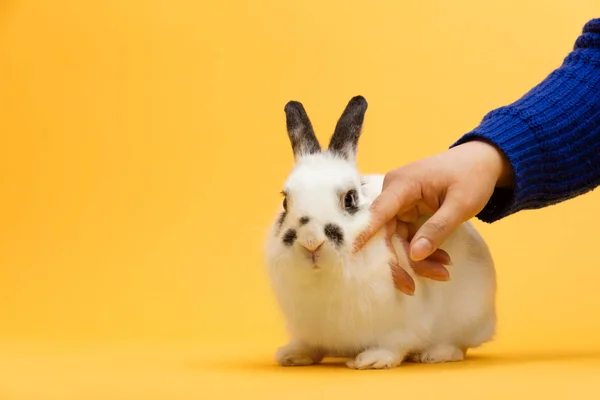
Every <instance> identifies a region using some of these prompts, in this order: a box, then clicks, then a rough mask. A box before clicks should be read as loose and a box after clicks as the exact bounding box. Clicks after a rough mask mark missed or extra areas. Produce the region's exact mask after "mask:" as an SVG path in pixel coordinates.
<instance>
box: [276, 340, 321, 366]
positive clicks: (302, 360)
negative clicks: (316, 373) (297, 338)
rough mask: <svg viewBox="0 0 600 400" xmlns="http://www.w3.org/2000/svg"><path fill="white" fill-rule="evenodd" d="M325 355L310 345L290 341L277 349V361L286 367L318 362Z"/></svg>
mask: <svg viewBox="0 0 600 400" xmlns="http://www.w3.org/2000/svg"><path fill="white" fill-rule="evenodd" d="M322 359H323V356H322V355H321V354H320V353H319V352H318V351H316V350H314V349H311V348H310V347H308V346H303V345H299V344H294V343H290V344H288V345H287V346H283V347H280V348H279V349H277V353H276V354H275V361H277V363H278V364H279V365H281V366H284V367H299V366H306V365H312V364H318V363H320V362H321V360H322Z"/></svg>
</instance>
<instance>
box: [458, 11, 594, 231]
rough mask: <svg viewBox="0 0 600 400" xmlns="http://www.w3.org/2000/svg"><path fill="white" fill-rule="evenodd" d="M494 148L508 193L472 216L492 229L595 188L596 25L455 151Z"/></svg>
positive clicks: (590, 25)
mask: <svg viewBox="0 0 600 400" xmlns="http://www.w3.org/2000/svg"><path fill="white" fill-rule="evenodd" d="M474 138H480V139H484V140H487V141H491V142H492V143H494V144H495V145H496V146H497V147H498V148H499V149H500V150H501V151H502V152H504V154H505V155H506V157H507V158H508V160H509V162H510V164H511V166H512V168H513V171H514V187H513V189H512V190H506V189H496V191H495V192H494V194H493V195H492V198H491V199H490V201H489V202H488V204H487V205H486V207H485V208H484V209H483V211H481V212H480V213H479V214H478V215H477V217H478V218H479V219H480V220H482V221H484V222H494V221H497V220H499V219H501V218H504V217H506V216H508V215H510V214H514V213H516V212H518V211H520V210H525V209H539V208H542V207H547V206H550V205H553V204H557V203H560V202H562V201H565V200H567V199H570V198H573V197H576V196H579V195H581V194H584V193H586V192H589V191H591V190H593V189H594V188H596V187H597V186H598V185H600V18H599V19H593V20H591V21H589V22H588V23H587V24H585V26H584V27H583V32H582V34H581V35H580V36H579V37H578V38H577V40H576V42H575V46H574V49H573V51H572V52H571V53H569V55H568V56H567V57H566V58H565V59H564V61H563V64H562V65H561V66H560V68H558V69H556V70H554V71H553V72H552V73H551V74H550V75H549V76H548V77H546V79H545V80H543V81H542V82H541V83H540V84H538V85H537V86H536V87H534V88H533V89H532V90H530V91H529V92H528V93H527V94H525V95H524V96H523V97H522V98H520V99H519V100H517V101H516V102H514V103H512V104H510V105H508V106H504V107H500V108H498V109H496V110H493V111H492V112H490V113H488V114H487V115H486V116H485V117H484V118H483V120H482V121H481V124H480V125H479V126H478V127H477V128H475V129H474V130H473V131H471V132H469V133H467V134H466V135H464V136H463V137H462V138H460V139H459V140H458V141H457V142H456V143H454V144H453V145H452V147H454V146H457V145H458V144H461V143H464V142H466V141H468V140H472V139H474Z"/></svg>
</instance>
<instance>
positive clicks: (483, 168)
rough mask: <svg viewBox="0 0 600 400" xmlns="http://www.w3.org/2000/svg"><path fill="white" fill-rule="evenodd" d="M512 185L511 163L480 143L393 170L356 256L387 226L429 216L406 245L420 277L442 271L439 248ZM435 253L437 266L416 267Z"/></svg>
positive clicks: (374, 207) (356, 244)
mask: <svg viewBox="0 0 600 400" xmlns="http://www.w3.org/2000/svg"><path fill="white" fill-rule="evenodd" d="M511 185H512V171H511V169H510V164H509V163H508V160H506V158H505V157H504V156H503V154H502V153H501V152H500V151H499V150H498V149H496V147H494V146H493V145H491V144H488V143H487V142H484V141H479V140H474V141H470V142H467V143H464V144H462V145H459V146H456V147H454V148H452V149H450V150H447V151H444V152H442V153H439V154H436V155H433V156H430V157H427V158H424V159H422V160H419V161H415V162H413V163H410V164H407V165H405V166H403V167H400V168H397V169H395V170H392V171H390V172H388V173H387V174H386V176H385V179H384V182H383V190H382V193H381V194H380V195H379V196H378V198H377V199H376V200H375V201H374V202H373V204H372V205H371V211H372V218H371V223H370V225H369V227H368V228H367V229H366V230H365V231H364V232H362V233H361V234H360V235H359V236H358V238H357V240H356V241H355V244H354V248H355V250H354V251H355V252H358V251H359V250H360V249H361V248H362V247H363V246H364V244H365V243H366V242H367V241H368V240H369V239H370V238H371V237H372V236H373V235H374V234H375V233H376V232H377V231H378V230H379V229H381V228H382V227H383V226H384V225H386V224H388V228H387V229H388V232H389V231H391V230H392V229H393V228H394V223H395V222H394V221H395V220H396V219H397V220H398V221H400V222H403V223H405V224H413V223H415V222H416V221H417V220H418V219H419V218H420V217H421V216H430V217H429V218H428V219H427V221H426V222H425V223H423V225H422V226H421V227H420V228H419V229H418V230H417V231H416V233H415V234H414V235H413V237H412V238H411V239H407V241H409V242H410V244H409V245H408V242H407V243H406V245H407V248H406V249H407V252H408V254H409V255H410V259H411V260H412V261H413V267H415V266H418V267H419V269H420V270H421V271H420V272H418V273H419V275H428V274H429V273H428V272H432V269H436V270H437V272H439V267H440V262H439V252H438V253H436V251H437V250H438V247H439V246H440V245H441V244H442V243H443V242H444V240H445V239H447V238H448V236H450V234H451V233H452V232H453V231H454V229H456V228H457V227H458V226H459V225H460V224H461V223H463V222H465V221H467V220H469V219H471V218H473V217H474V216H475V215H477V214H478V213H479V212H480V211H481V210H483V208H484V207H485V205H486V204H487V202H488V201H489V199H490V197H491V195H492V193H493V192H494V188H496V187H510V186H511ZM396 226H397V225H396ZM409 226H410V225H409ZM402 229H405V228H402ZM407 238H408V235H407ZM434 253H435V254H437V255H436V256H434V258H433V260H434V263H433V266H432V265H431V264H427V263H426V264H416V262H422V261H431V260H432V259H431V258H430V257H431V256H433V255H434ZM436 257H437V258H436ZM436 259H437V260H438V261H435V260H436ZM442 268H443V266H442ZM444 269H445V268H444ZM415 272H416V271H415ZM404 274H406V271H404V273H402V272H396V275H397V276H404ZM406 275H408V274H406ZM433 275H435V274H433ZM409 278H410V277H409ZM403 280H404V281H407V280H406V279H403ZM411 280H412V279H411ZM407 284H408V285H410V283H407ZM413 286H414V283H413Z"/></svg>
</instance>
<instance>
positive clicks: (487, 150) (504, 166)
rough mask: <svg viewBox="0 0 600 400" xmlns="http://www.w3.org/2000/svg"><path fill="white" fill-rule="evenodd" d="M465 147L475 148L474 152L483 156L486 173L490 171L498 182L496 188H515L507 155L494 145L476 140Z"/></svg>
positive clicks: (483, 140)
mask: <svg viewBox="0 0 600 400" xmlns="http://www.w3.org/2000/svg"><path fill="white" fill-rule="evenodd" d="M464 145H470V146H471V147H473V149H472V151H474V152H477V154H480V155H481V156H482V162H483V163H485V169H486V171H489V172H490V174H491V176H492V179H494V180H495V182H496V187H498V188H503V189H510V188H512V187H513V182H514V178H513V170H512V166H511V165H510V162H509V161H508V158H507V157H506V155H505V154H504V153H503V152H502V150H500V149H499V148H498V147H497V146H496V145H494V144H493V143H491V142H489V141H487V140H485V139H481V138H474V139H473V140H471V141H469V142H466V143H464V144H463V146H464Z"/></svg>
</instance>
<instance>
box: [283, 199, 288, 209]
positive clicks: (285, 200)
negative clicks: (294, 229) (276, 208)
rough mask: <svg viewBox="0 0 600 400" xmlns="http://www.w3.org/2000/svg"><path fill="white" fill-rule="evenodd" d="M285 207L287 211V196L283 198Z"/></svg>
mask: <svg viewBox="0 0 600 400" xmlns="http://www.w3.org/2000/svg"><path fill="white" fill-rule="evenodd" d="M283 209H284V210H285V211H287V198H285V197H284V198H283Z"/></svg>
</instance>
